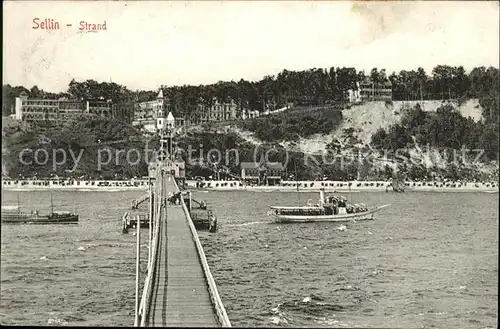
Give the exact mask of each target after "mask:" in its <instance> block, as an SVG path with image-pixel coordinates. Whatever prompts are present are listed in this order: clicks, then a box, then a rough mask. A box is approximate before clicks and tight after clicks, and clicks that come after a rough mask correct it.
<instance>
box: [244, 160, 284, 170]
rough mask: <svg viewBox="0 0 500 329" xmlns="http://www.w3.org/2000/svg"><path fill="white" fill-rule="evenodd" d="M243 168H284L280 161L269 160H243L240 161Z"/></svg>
mask: <svg viewBox="0 0 500 329" xmlns="http://www.w3.org/2000/svg"><path fill="white" fill-rule="evenodd" d="M240 167H241V169H259V168H262V169H278V170H283V164H281V163H279V162H267V163H263V164H260V163H258V162H242V163H240Z"/></svg>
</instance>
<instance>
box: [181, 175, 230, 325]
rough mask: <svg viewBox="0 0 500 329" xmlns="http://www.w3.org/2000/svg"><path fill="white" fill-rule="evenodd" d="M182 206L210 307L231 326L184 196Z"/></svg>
mask: <svg viewBox="0 0 500 329" xmlns="http://www.w3.org/2000/svg"><path fill="white" fill-rule="evenodd" d="M173 182H174V184H175V186H176V189H177V190H179V187H178V186H177V183H176V182H175V180H173ZM181 203H182V208H183V210H184V214H185V215H186V220H187V222H188V225H189V229H190V230H191V234H192V237H193V240H194V242H195V244H196V250H197V251H198V257H199V258H200V262H201V264H202V266H203V273H204V274H205V280H206V283H207V285H208V290H209V294H210V299H211V301H212V307H213V308H214V310H215V312H216V314H217V321H218V322H219V324H220V325H221V326H222V327H231V322H230V321H229V318H228V316H227V313H226V308H225V307H224V304H223V303H222V300H221V298H220V296H219V291H218V290H217V286H216V285H215V280H214V278H213V277H212V273H211V272H210V268H209V266H208V262H207V257H206V256H205V252H204V251H203V246H202V245H201V242H200V238H199V237H198V233H197V232H196V228H195V227H194V224H193V221H192V220H191V216H190V215H189V211H188V209H187V206H186V203H185V202H184V198H181Z"/></svg>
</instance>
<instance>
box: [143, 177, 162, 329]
mask: <svg viewBox="0 0 500 329" xmlns="http://www.w3.org/2000/svg"><path fill="white" fill-rule="evenodd" d="M156 182H158V183H160V184H162V182H161V181H160V180H157V181H156ZM155 190H156V191H153V195H154V198H153V200H154V202H155V204H153V212H154V216H153V223H152V224H153V235H152V238H151V245H150V246H149V248H151V252H150V253H149V255H150V256H149V257H150V259H149V261H148V268H147V274H146V280H145V282H144V287H143V290H142V297H141V303H140V306H139V318H140V321H139V322H140V326H141V327H145V326H146V319H147V312H148V311H149V303H150V301H151V296H152V288H153V287H152V282H153V278H154V275H155V268H156V260H157V259H156V255H157V250H158V243H159V238H158V237H159V234H160V228H161V217H160V216H161V208H162V200H163V198H162V195H161V193H162V190H161V189H160V188H159V187H158V186H157V185H156V184H155ZM159 194H160V195H159ZM138 225H139V223H138Z"/></svg>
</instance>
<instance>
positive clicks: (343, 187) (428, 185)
mask: <svg viewBox="0 0 500 329" xmlns="http://www.w3.org/2000/svg"><path fill="white" fill-rule="evenodd" d="M297 184H298V185H299V188H298V189H297ZM200 185H203V186H200ZM147 187H148V181H147V180H145V179H141V180H130V181H105V180H97V181H76V180H58V181H56V180H2V190H7V191H17V192H29V191H46V190H60V191H82V192H124V191H145V190H147ZM185 188H186V189H187V190H195V191H252V192H289V193H290V192H295V193H296V192H297V190H298V192H304V193H311V192H319V191H320V189H324V190H325V192H339V193H359V192H391V193H394V192H393V190H392V185H391V182H387V181H351V182H342V181H299V182H295V181H283V182H282V183H281V184H280V185H274V186H252V185H245V184H244V183H243V182H241V181H193V180H187V181H186V184H185ZM405 192H485V193H498V192H499V189H498V184H497V183H495V182H479V183H472V182H413V181H407V182H405Z"/></svg>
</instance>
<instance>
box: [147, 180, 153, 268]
mask: <svg viewBox="0 0 500 329" xmlns="http://www.w3.org/2000/svg"><path fill="white" fill-rule="evenodd" d="M151 184H152V181H151V177H150V178H149V251H148V268H149V266H150V265H151V264H150V263H151V251H152V250H151V247H152V246H151V240H152V239H153V229H152V225H151V223H152V220H153V219H152V217H153V187H152V185H151Z"/></svg>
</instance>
